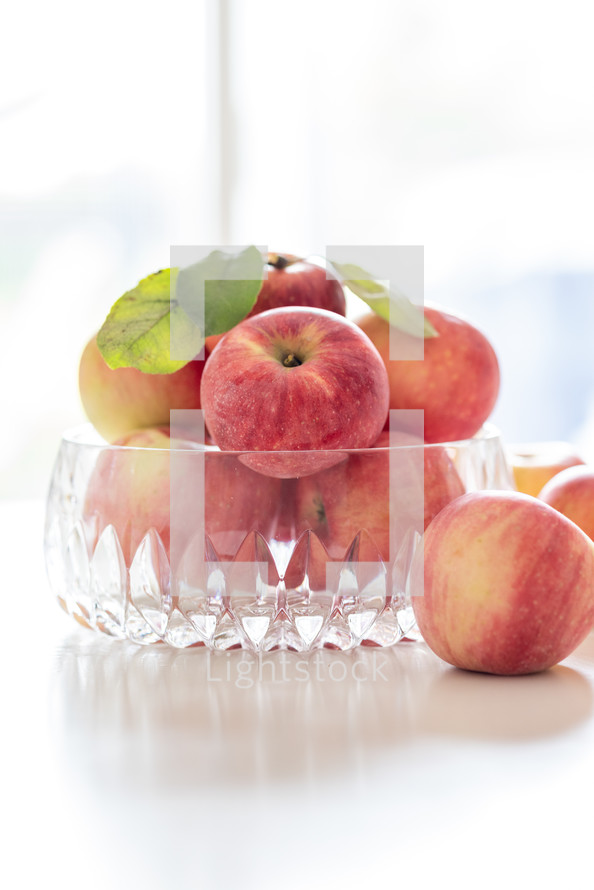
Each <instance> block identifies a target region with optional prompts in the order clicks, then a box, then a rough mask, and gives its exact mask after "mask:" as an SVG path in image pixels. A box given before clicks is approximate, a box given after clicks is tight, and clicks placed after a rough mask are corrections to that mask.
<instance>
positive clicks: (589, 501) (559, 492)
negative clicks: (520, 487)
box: [538, 464, 594, 540]
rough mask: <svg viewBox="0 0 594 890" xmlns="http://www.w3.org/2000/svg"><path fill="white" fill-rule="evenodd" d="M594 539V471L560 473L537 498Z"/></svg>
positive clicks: (587, 468) (581, 469) (572, 469)
mask: <svg viewBox="0 0 594 890" xmlns="http://www.w3.org/2000/svg"><path fill="white" fill-rule="evenodd" d="M538 497H539V499H540V500H542V501H544V503H545V504H549V506H551V507H554V508H555V510H558V511H559V512H560V513H563V515H564V516H567V517H568V519H571V520H572V522H575V524H576V525H579V527H580V528H581V529H582V531H584V532H585V533H586V534H587V535H588V536H589V537H590V538H592V539H593V540H594V468H593V467H590V466H587V465H585V464H584V465H580V466H573V467H568V468H567V469H565V470H561V472H560V473H557V474H556V475H555V476H553V478H552V479H550V480H549V481H548V482H547V483H546V485H544V486H543V488H542V491H541V492H540V494H539V495H538Z"/></svg>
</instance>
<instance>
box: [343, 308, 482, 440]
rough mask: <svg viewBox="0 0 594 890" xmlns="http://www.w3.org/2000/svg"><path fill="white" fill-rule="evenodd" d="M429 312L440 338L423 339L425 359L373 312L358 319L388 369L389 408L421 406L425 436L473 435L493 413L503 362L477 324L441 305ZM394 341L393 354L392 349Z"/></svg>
mask: <svg viewBox="0 0 594 890" xmlns="http://www.w3.org/2000/svg"><path fill="white" fill-rule="evenodd" d="M424 312H425V316H426V317H427V319H428V320H429V321H430V322H431V324H432V325H433V327H434V328H435V330H436V331H437V334H438V336H437V337H429V338H427V339H425V341H424V359H423V360H422V361H421V360H418V361H412V360H410V359H407V360H400V359H398V358H397V356H398V353H399V352H401V353H402V354H403V355H411V346H410V341H411V335H409V334H406V333H404V332H403V331H400V330H397V329H395V330H392V331H390V325H389V324H388V322H387V321H385V320H384V319H383V318H380V316H379V315H376V314H375V313H370V314H368V315H366V316H364V317H363V318H361V319H359V321H358V322H357V323H358V325H359V326H360V328H361V329H362V330H363V331H365V333H366V334H367V336H368V337H369V338H370V339H371V341H372V342H373V343H374V344H375V346H376V347H377V349H378V352H379V353H380V355H381V357H382V359H383V361H384V364H385V366H386V369H387V372H388V378H389V381H390V408H394V409H402V408H404V409H423V410H424V412H425V434H424V435H425V441H426V442H452V441H455V440H458V439H469V438H471V437H472V436H474V434H475V433H477V432H478V431H479V429H480V428H481V426H482V425H483V423H484V422H485V420H487V418H488V417H489V415H490V414H491V411H492V410H493V407H494V405H495V402H496V399H497V395H498V393H499V363H498V361H497V356H496V355H495V351H494V350H493V347H492V346H491V344H490V342H489V341H488V339H487V338H486V337H485V336H484V334H482V333H481V332H480V331H479V330H478V329H477V328H476V327H474V325H472V324H470V323H469V322H467V321H465V320H463V319H462V318H458V317H457V316H456V315H453V314H451V313H449V312H445V311H443V310H440V309H438V308H437V307H430V306H426V307H425V309H424ZM390 340H392V346H393V350H392V355H391V354H390Z"/></svg>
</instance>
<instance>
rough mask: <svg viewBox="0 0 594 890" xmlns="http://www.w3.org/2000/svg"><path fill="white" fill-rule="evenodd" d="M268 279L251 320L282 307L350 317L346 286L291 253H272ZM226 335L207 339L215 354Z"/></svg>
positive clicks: (263, 285)
mask: <svg viewBox="0 0 594 890" xmlns="http://www.w3.org/2000/svg"><path fill="white" fill-rule="evenodd" d="M266 273H267V275H266V278H265V279H264V281H263V282H262V288H261V290H260V293H259V294H258V298H257V300H256V302H255V304H254V307H253V309H252V310H251V311H250V313H249V315H248V316H247V317H248V318H251V317H252V316H254V315H259V314H260V312H266V311H267V310H268V309H279V308H280V307H282V306H309V307H313V308H317V309H327V310H328V311H329V312H337V313H338V314H339V315H346V299H345V295H344V290H343V287H342V284H341V283H340V281H339V280H338V278H336V276H335V275H333V273H332V272H330V271H327V270H326V269H323V268H321V267H320V266H316V265H315V264H314V263H310V262H308V261H307V260H306V259H302V258H301V257H297V256H294V255H293V254H288V253H284V254H283V253H269V254H268V263H267V265H266ZM224 336H225V335H224V334H217V335H215V336H212V337H207V339H206V344H207V347H208V349H209V350H210V351H211V352H212V350H213V349H214V347H215V346H216V344H217V343H218V342H219V341H220V340H222V338H223V337H224Z"/></svg>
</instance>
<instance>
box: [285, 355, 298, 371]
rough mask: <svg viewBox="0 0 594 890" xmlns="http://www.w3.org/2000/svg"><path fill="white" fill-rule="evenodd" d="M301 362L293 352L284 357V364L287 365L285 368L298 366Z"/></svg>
mask: <svg viewBox="0 0 594 890" xmlns="http://www.w3.org/2000/svg"><path fill="white" fill-rule="evenodd" d="M300 364H301V362H300V361H299V359H298V358H297V356H296V355H294V354H293V353H292V352H290V353H289V354H288V355H286V356H285V357H284V359H283V365H284V366H285V368H298V367H299V365H300Z"/></svg>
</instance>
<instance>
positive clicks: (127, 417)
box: [78, 337, 204, 442]
mask: <svg viewBox="0 0 594 890" xmlns="http://www.w3.org/2000/svg"><path fill="white" fill-rule="evenodd" d="M203 368H204V362H203V361H193V362H189V363H188V364H187V365H184V367H183V368H181V369H180V370H179V371H175V372H174V373H173V374H146V373H144V372H143V371H138V370H137V369H136V368H116V369H115V370H114V369H112V368H110V367H109V366H108V365H107V364H106V362H105V360H104V358H103V356H102V355H101V353H100V352H99V347H98V346H97V338H96V337H93V338H92V339H91V340H90V341H89V343H87V345H86V347H85V349H84V351H83V354H82V357H81V360H80V366H79V372H78V373H79V376H78V380H79V391H80V398H81V401H82V404H83V408H84V409H85V413H86V415H87V417H88V418H89V420H90V421H91V423H92V424H93V426H94V427H95V429H96V430H97V432H98V433H100V435H102V436H103V438H104V439H106V440H107V441H108V442H113V441H115V440H116V439H119V438H120V437H121V436H124V435H126V434H127V433H130V432H132V431H133V430H135V429H139V428H143V427H152V426H160V425H162V424H169V416H170V415H169V412H170V410H171V409H172V408H180V409H182V408H199V407H200V380H201V378H202V370H203Z"/></svg>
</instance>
